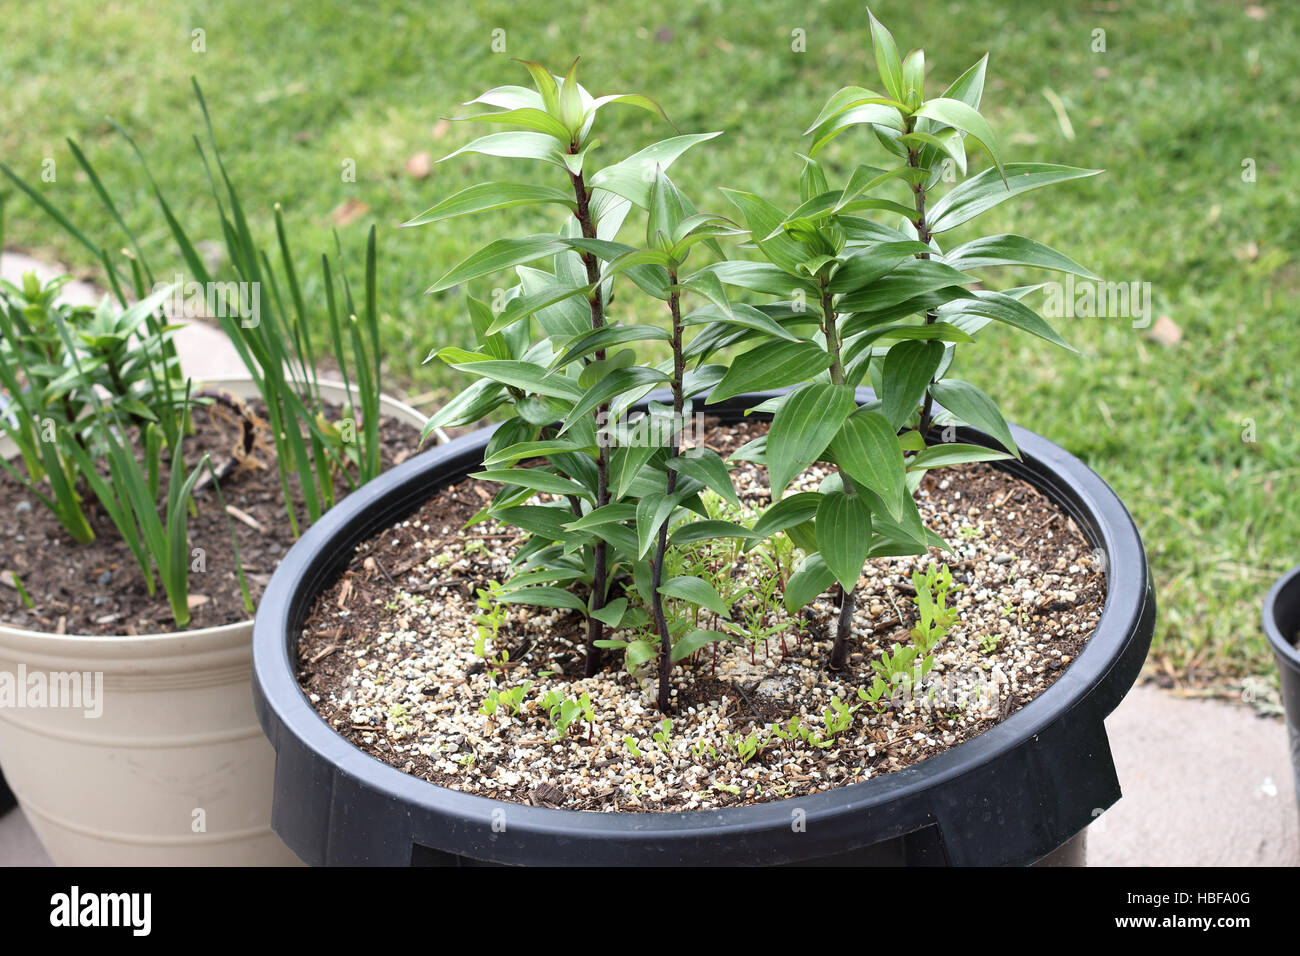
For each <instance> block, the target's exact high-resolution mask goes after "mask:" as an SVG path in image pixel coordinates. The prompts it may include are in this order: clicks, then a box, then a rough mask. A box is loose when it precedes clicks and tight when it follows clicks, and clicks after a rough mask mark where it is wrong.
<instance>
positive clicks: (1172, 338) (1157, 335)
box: [1147, 315, 1183, 348]
mask: <svg viewBox="0 0 1300 956" xmlns="http://www.w3.org/2000/svg"><path fill="white" fill-rule="evenodd" d="M1147 336H1148V337H1149V338H1151V339H1152V340H1154V341H1156V342H1159V343H1160V344H1161V345H1164V346H1166V347H1168V348H1172V347H1173V346H1175V345H1177V344H1178V343H1179V342H1181V341H1182V340H1183V330H1182V329H1181V328H1180V327H1179V325H1178V323H1177V322H1175V321H1174V320H1173V319H1171V318H1169V316H1167V315H1162V316H1160V318H1158V319H1156V324H1155V325H1153V326H1151V331H1150V332H1148V333H1147Z"/></svg>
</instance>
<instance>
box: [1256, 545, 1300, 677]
mask: <svg viewBox="0 0 1300 956" xmlns="http://www.w3.org/2000/svg"><path fill="white" fill-rule="evenodd" d="M1292 589H1296V590H1300V564H1297V565H1296V566H1295V567H1294V568H1292V569H1291V570H1290V571H1288V572H1286V574H1284V575H1282V576H1281V577H1280V578H1278V579H1277V580H1276V581H1274V582H1273V586H1272V587H1271V588H1269V589H1268V594H1267V595H1265V597H1264V634H1265V635H1267V637H1268V642H1269V644H1271V645H1272V646H1273V653H1274V654H1275V655H1276V656H1277V659H1278V663H1279V664H1281V663H1282V662H1283V661H1286V662H1287V663H1288V664H1289V665H1290V666H1291V669H1292V670H1294V671H1296V672H1297V673H1300V647H1297V646H1296V645H1295V644H1292V643H1291V639H1290V638H1288V637H1287V636H1286V635H1285V634H1283V633H1282V629H1281V628H1280V627H1278V621H1277V615H1278V603H1279V602H1280V601H1281V599H1282V595H1283V593H1286V592H1290V591H1291V590H1292Z"/></svg>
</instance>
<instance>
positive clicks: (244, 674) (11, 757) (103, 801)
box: [0, 379, 425, 866]
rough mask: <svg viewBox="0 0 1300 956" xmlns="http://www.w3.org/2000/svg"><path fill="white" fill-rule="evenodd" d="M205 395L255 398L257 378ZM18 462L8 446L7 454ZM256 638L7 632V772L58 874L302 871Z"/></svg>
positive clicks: (219, 632) (202, 632)
mask: <svg viewBox="0 0 1300 956" xmlns="http://www.w3.org/2000/svg"><path fill="white" fill-rule="evenodd" d="M208 386H209V387H217V388H224V389H226V390H228V391H231V392H234V393H235V394H238V395H240V396H242V397H254V396H256V394H257V391H256V388H255V386H254V384H253V382H252V380H251V379H228V380H214V381H212V382H210V383H208ZM321 391H322V394H323V395H324V396H325V397H326V398H333V399H341V398H342V397H344V396H345V395H346V392H345V391H344V389H343V387H342V386H341V385H337V384H334V383H330V384H328V385H327V384H326V383H324V382H322V383H321ZM381 405H382V408H383V410H384V414H385V415H387V416H389V417H391V418H394V419H397V420H399V421H403V422H407V423H409V424H411V425H414V426H415V427H417V428H419V427H421V426H422V425H423V424H424V420H425V416H423V415H421V414H420V413H419V412H417V411H415V410H414V409H413V408H410V407H409V406H407V405H403V404H402V403H400V402H397V401H395V400H392V399H389V398H383V399H382V401H381ZM12 453H13V449H12V448H5V447H4V445H3V444H0V454H12ZM252 630H253V625H252V622H251V621H245V622H241V623H239V624H230V625H226V626H223V627H212V628H203V629H198V630H191V631H183V632H179V633H175V634H151V635H145V636H141V637H126V636H120V637H85V636H77V635H56V634H44V633H40V632H36V631H27V630H20V629H17V628H11V627H4V626H3V625H0V681H2V680H4V679H5V678H6V675H7V676H8V679H9V680H10V681H16V680H17V679H18V678H19V677H22V678H24V681H23V686H22V687H21V688H20V690H25V691H26V693H25V694H21V695H20V697H19V699H18V700H16V701H14V702H10V703H9V704H8V705H3V704H0V766H2V767H3V768H4V774H5V778H6V779H7V780H8V783H9V786H10V788H11V789H12V790H13V792H14V794H15V796H17V798H18V802H19V805H20V806H21V807H22V808H23V811H24V812H25V813H26V815H27V819H28V820H29V821H30V822H31V825H32V827H33V829H35V831H36V833H37V835H38V836H39V837H40V840H41V842H42V843H43V844H44V845H45V849H46V851H47V852H48V853H49V854H50V857H51V858H52V859H53V860H54V861H55V862H56V863H59V864H61V865H65V866H68V865H75V866H101V865H105V866H108V865H111V866H226V865H240V866H250V865H267V866H273V865H285V864H294V863H297V862H298V860H297V857H295V856H294V854H293V853H292V852H290V851H289V849H288V848H286V847H285V845H284V844H283V843H281V842H280V839H279V838H278V837H277V836H276V835H275V834H274V833H272V832H271V827H270V820H271V787H272V781H273V778H274V770H275V753H274V751H273V750H272V749H271V746H270V744H269V743H267V740H266V738H265V737H264V736H263V735H262V731H261V728H260V727H259V726H258V722H257V717H256V715H255V714H254V711H253V701H252V695H251V690H250V680H251V674H252V658H251V635H252ZM50 675H56V676H55V678H54V679H53V681H52V680H51V677H50ZM72 675H80V676H79V677H78V678H74V677H73V676H72ZM87 675H90V676H89V677H87ZM95 675H102V677H96V676H95ZM59 680H62V681H63V683H62V685H57V681H59ZM78 681H80V686H78ZM101 681H102V683H100V682H101ZM42 682H44V683H46V684H47V686H50V687H55V686H57V687H58V691H57V693H59V694H62V695H64V696H62V698H61V700H60V701H59V702H60V703H69V704H78V705H80V706H48V704H49V703H53V702H54V697H55V696H56V694H55V693H50V694H48V695H47V701H46V705H45V706H31V705H33V704H36V705H39V704H40V698H39V697H36V696H34V694H35V690H34V688H36V687H38V686H39V685H40V684H41V683H42ZM97 685H98V686H99V687H100V688H102V689H101V692H100V694H99V697H98V699H96V697H95V694H94V690H95V689H96V687H97ZM11 686H12V684H11ZM87 688H89V690H90V692H89V693H87ZM0 699H3V698H0ZM19 704H21V706H19ZM100 707H102V713H100V715H99V716H89V715H88V712H89V713H90V714H93V713H94V711H95V710H96V709H100ZM0 863H3V861H0Z"/></svg>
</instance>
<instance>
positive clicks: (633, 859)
mask: <svg viewBox="0 0 1300 956" xmlns="http://www.w3.org/2000/svg"><path fill="white" fill-rule="evenodd" d="M772 394H776V393H763V394H760V395H747V396H741V397H738V398H736V399H732V400H730V401H728V402H725V403H722V404H720V405H715V406H708V407H707V409H706V410H707V411H708V412H709V413H711V414H716V415H719V416H721V417H723V418H730V419H739V418H740V417H741V415H742V414H743V411H744V409H746V408H750V407H753V406H754V405H756V404H757V403H758V402H760V401H762V400H763V399H765V398H768V397H770V395H772ZM651 398H653V399H655V400H663V399H662V397H660V396H657V395H656V396H651ZM871 398H872V395H871V393H870V391H869V390H867V389H861V390H859V393H858V400H859V401H860V402H865V401H869V400H871ZM490 433H491V432H490V430H488V429H485V430H482V431H477V432H474V433H473V434H470V435H466V436H464V437H462V438H458V439H456V440H455V441H452V442H451V443H449V444H447V445H443V446H440V447H438V448H434V449H431V450H430V451H427V452H424V453H423V454H420V455H418V456H415V457H413V458H411V459H410V460H408V461H406V462H404V463H403V464H401V465H399V466H398V467H396V468H394V469H392V470H391V471H389V472H387V473H385V474H384V475H381V476H380V477H379V478H377V479H375V480H374V481H371V482H370V483H369V484H367V485H365V486H364V487H362V488H361V489H359V490H357V491H355V492H353V493H352V494H351V495H349V496H348V497H347V498H346V499H344V501H343V502H342V503H340V504H339V505H338V506H336V507H335V508H333V509H332V510H330V511H329V512H328V513H327V514H326V515H325V517H324V518H323V519H322V520H321V521H320V522H318V523H317V524H316V525H315V526H313V527H312V528H311V529H310V530H309V531H308V532H307V533H306V534H304V535H303V537H302V539H301V540H300V541H299V542H298V543H297V544H295V545H294V547H293V548H292V549H291V550H290V551H289V553H288V555H286V557H285V559H284V561H283V562H281V564H280V566H279V568H278V569H277V571H276V572H275V575H274V576H273V577H272V579H271V581H270V584H269V586H268V587H267V590H266V593H265V594H264V595H263V597H262V602H261V606H260V607H259V609H258V612H257V617H256V619H255V622H254V628H253V669H254V677H253V689H254V697H255V700H256V705H257V710H258V716H259V718H260V720H261V722H262V727H263V729H264V730H265V731H266V734H267V736H268V737H269V738H270V740H271V743H272V745H273V746H274V747H275V750H276V755H277V756H276V771H275V802H274V805H273V809H272V815H271V825H272V828H273V829H274V830H275V832H276V833H278V834H279V835H280V837H281V839H283V840H284V842H285V843H286V844H288V846H289V847H290V848H291V849H292V850H293V851H294V852H295V853H297V854H298V855H299V856H300V857H302V859H303V860H304V861H306V862H307V863H311V864H317V865H321V864H340V865H367V864H369V865H400V866H406V865H420V864H451V865H456V864H461V865H464V864H476V863H506V864H532V865H540V864H560V865H571V864H587V865H591V864H595V865H670V866H683V865H701V864H712V865H742V866H748V865H779V864H862V863H867V864H945V863H946V864H954V865H978V864H984V865H990V864H1030V863H1037V862H1042V863H1049V864H1050V863H1061V862H1064V863H1078V862H1081V857H1082V839H1081V836H1082V832H1083V829H1084V828H1085V827H1086V826H1087V825H1088V823H1089V822H1091V821H1092V819H1093V818H1094V817H1096V816H1097V815H1098V814H1100V813H1101V812H1102V811H1103V810H1104V809H1106V808H1107V807H1109V806H1110V805H1111V804H1113V803H1114V802H1115V801H1116V800H1118V799H1119V797H1120V787H1119V781H1118V780H1117V779H1116V775H1115V765H1114V762H1113V761H1112V759H1111V753H1110V746H1109V744H1108V742H1107V738H1106V728H1105V725H1104V723H1103V721H1104V719H1105V717H1106V715H1107V714H1109V713H1110V712H1111V711H1112V710H1113V709H1114V708H1115V706H1116V705H1117V704H1118V703H1119V702H1120V700H1121V699H1122V698H1123V696H1124V695H1125V693H1127V692H1128V689H1129V687H1130V686H1131V685H1132V683H1133V681H1134V680H1135V679H1136V677H1137V674H1138V672H1139V670H1140V669H1141V666H1142V661H1143V659H1144V658H1145V657H1146V653H1147V648H1148V646H1149V645H1150V641H1151V635H1152V631H1153V629H1154V626H1155V614H1156V606H1155V596H1154V592H1153V591H1152V588H1151V581H1150V575H1149V573H1148V569H1147V561H1146V555H1145V553H1144V552H1143V549H1142V541H1141V538H1140V537H1139V536H1138V532H1137V529H1136V528H1135V527H1134V525H1133V521H1132V519H1131V518H1130V517H1129V514H1128V512H1127V511H1126V510H1125V508H1124V506H1123V504H1122V503H1121V502H1120V500H1119V499H1118V498H1117V497H1116V496H1115V494H1114V492H1112V491H1111V490H1110V489H1109V488H1108V487H1107V486H1106V484H1105V482H1103V481H1102V480H1101V479H1100V478H1099V477H1098V476H1097V475H1096V474H1094V473H1093V472H1092V471H1091V470H1089V469H1088V468H1087V467H1086V466H1085V465H1084V464H1083V463H1082V462H1080V461H1079V460H1078V459H1076V458H1074V457H1073V456H1071V455H1070V454H1068V453H1067V452H1065V451H1063V450H1062V449H1060V448H1058V447H1057V446H1056V445H1053V444H1052V443H1051V442H1049V441H1047V440H1046V439H1044V438H1040V437H1039V436H1037V435H1035V434H1033V433H1031V432H1028V431H1025V430H1024V429H1021V428H1013V434H1014V436H1015V439H1016V442H1017V443H1018V444H1019V446H1020V449H1021V451H1022V453H1023V455H1024V460H1023V462H1017V461H1011V462H1000V463H999V464H998V466H999V467H1005V468H1006V470H1007V471H1010V472H1012V473H1013V474H1016V475H1018V476H1020V477H1022V478H1025V479H1027V480H1028V481H1030V482H1032V483H1033V484H1034V485H1036V486H1037V487H1038V488H1040V489H1041V490H1042V491H1043V492H1044V493H1046V494H1047V495H1048V496H1049V497H1051V498H1052V499H1053V500H1054V501H1055V502H1057V503H1058V504H1059V505H1060V506H1061V507H1063V508H1064V509H1065V510H1066V511H1068V512H1069V513H1070V514H1071V515H1072V516H1073V517H1074V518H1075V519H1076V521H1077V522H1078V524H1079V526H1080V527H1081V528H1082V529H1083V531H1084V533H1085V534H1086V535H1088V536H1089V538H1090V539H1091V541H1092V543H1093V545H1094V546H1095V547H1097V548H1100V549H1103V550H1104V553H1105V557H1106V567H1107V569H1108V574H1107V578H1108V592H1107V597H1106V604H1105V607H1104V609H1103V612H1102V615H1101V619H1100V621H1099V622H1098V626H1097V630H1096V633H1095V634H1094V635H1093V637H1092V639H1091V640H1090V641H1089V642H1088V644H1087V646H1086V647H1085V648H1084V649H1083V651H1082V652H1081V653H1080V654H1079V656H1078V657H1077V658H1076V659H1075V660H1074V661H1073V662H1072V663H1071V664H1070V666H1069V667H1068V669H1067V670H1066V671H1065V673H1064V674H1063V675H1062V676H1061V677H1060V678H1058V679H1057V681H1056V683H1055V684H1053V685H1052V686H1051V687H1050V688H1048V690H1047V691H1045V692H1044V693H1043V694H1041V695H1040V696H1039V697H1038V698H1037V699H1035V700H1034V701H1033V702H1032V703H1030V704H1029V705H1028V706H1026V707H1024V708H1023V709H1022V710H1020V711H1019V712H1017V713H1016V714H1013V715H1012V716H1011V717H1009V718H1007V719H1006V720H1004V721H1003V722H1002V723H1000V724H998V725H996V726H994V727H992V728H991V729H989V730H988V731H986V732H984V733H983V734H980V735H979V736H978V737H975V738H973V739H971V740H968V741H966V742H964V743H962V744H959V745H958V746H956V747H953V748H951V749H950V750H948V751H946V752H944V753H942V754H939V755H937V756H935V757H931V758H930V759H928V760H925V761H922V762H921V763H919V764H916V765H914V766H911V767H908V768H906V769H904V770H901V771H898V772H895V773H891V774H886V775H884V776H881V777H876V778H874V779H871V780H868V781H865V782H862V783H857V784H853V785H851V786H846V787H841V788H838V789H836V790H833V791H830V792H826V793H819V794H816V795H813V796H806V797H799V798H791V799H787V800H779V801H773V802H770V803H763V804H757V805H754V806H746V807H733V808H727V809H722V810H706V811H692V812H677V813H585V812H580V811H572V810H552V809H547V808H543V807H528V806H522V805H519V804H514V803H504V802H501V801H497V800H492V799H489V798H487V797H481V796H475V795H472V794H468V793H461V792H458V791H454V790H449V789H447V788H444V787H439V786H435V785H433V784H431V783H428V782H426V781H423V780H420V779H418V778H416V777H413V776H410V775H408V774H404V773H402V772H401V771H399V770H397V769H395V768H393V767H390V766H388V765H387V764H384V763H381V762H380V761H378V760H376V759H374V758H373V757H371V756H369V755H367V754H365V753H363V752H362V751H361V750H358V749H357V748H355V747H353V746H352V745H351V744H350V743H348V742H347V741H346V740H344V739H343V738H342V737H340V736H338V735H337V734H336V733H335V732H334V731H333V730H331V729H330V727H329V726H328V725H327V724H326V723H325V722H324V721H323V720H322V719H321V718H320V717H319V716H318V715H317V714H316V712H315V711H314V710H313V709H312V706H311V704H310V703H309V702H308V700H307V698H306V697H305V696H304V695H303V693H302V691H301V690H300V689H299V686H298V682H297V680H296V678H295V672H296V651H295V647H296V644H297V639H298V634H299V631H300V629H301V624H302V621H303V619H304V617H305V615H306V613H307V611H308V609H309V607H310V605H311V603H312V601H313V600H314V599H315V597H316V596H317V595H318V594H320V592H321V591H322V590H323V589H324V588H325V587H327V586H328V584H329V583H330V582H331V581H332V580H333V579H334V578H336V576H337V575H338V574H339V572H340V571H341V570H342V568H343V567H344V566H345V565H346V564H347V562H348V560H349V559H350V557H351V555H352V554H353V551H354V548H355V546H356V545H357V544H358V543H360V542H361V541H363V540H365V539H366V538H368V537H370V536H371V535H373V534H375V533H377V532H379V531H381V530H382V529H384V528H385V527H388V526H390V525H391V524H393V523H394V522H396V521H399V520H401V519H402V518H404V517H405V516H407V515H409V514H410V513H412V512H413V511H415V510H416V509H417V508H418V507H419V506H420V505H421V504H423V502H424V501H425V500H427V499H428V497H429V496H430V495H431V494H432V493H433V491H434V490H436V489H437V488H439V487H441V486H443V485H446V484H449V483H451V482H454V481H457V480H459V479H460V478H462V477H464V476H465V475H466V474H467V473H469V472H471V471H474V470H476V469H477V468H478V467H479V466H480V464H481V459H482V453H483V448H484V445H485V443H486V442H487V439H488V436H489V434H490ZM958 435H959V439H960V440H961V441H966V442H974V443H981V444H985V445H989V444H992V442H991V440H990V439H988V438H987V437H986V436H984V435H983V434H982V433H979V432H976V431H974V430H971V429H964V428H963V429H959V430H958Z"/></svg>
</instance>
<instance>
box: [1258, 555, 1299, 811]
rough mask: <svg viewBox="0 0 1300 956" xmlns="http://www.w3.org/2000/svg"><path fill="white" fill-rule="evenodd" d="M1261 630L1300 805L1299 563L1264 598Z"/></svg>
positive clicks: (1297, 800)
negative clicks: (1277, 676) (1278, 683)
mask: <svg viewBox="0 0 1300 956" xmlns="http://www.w3.org/2000/svg"><path fill="white" fill-rule="evenodd" d="M1264 633H1265V634H1267V635H1268V642H1269V643H1270V644H1272V645H1273V656H1274V657H1276V658H1277V669H1278V671H1279V672H1281V675H1282V705H1283V706H1284V707H1285V708H1286V732H1287V739H1288V740H1289V741H1290V742H1291V769H1292V771H1293V772H1294V774H1295V793H1296V805H1297V807H1300V647H1297V646H1296V641H1297V639H1300V566H1297V567H1294V568H1292V569H1291V570H1290V571H1288V572H1287V573H1286V574H1284V575H1282V577H1280V578H1278V580H1277V583H1276V584H1274V585H1273V587H1272V588H1271V589H1270V590H1269V592H1268V596H1267V597H1266V598H1264Z"/></svg>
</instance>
